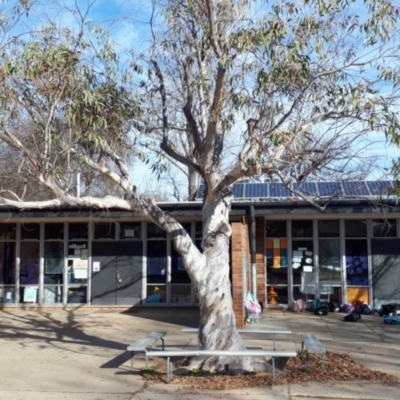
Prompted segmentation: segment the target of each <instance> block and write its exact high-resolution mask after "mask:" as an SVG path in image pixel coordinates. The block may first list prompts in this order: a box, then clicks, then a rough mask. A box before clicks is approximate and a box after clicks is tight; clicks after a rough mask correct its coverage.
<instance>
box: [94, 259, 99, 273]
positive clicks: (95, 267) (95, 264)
mask: <svg viewBox="0 0 400 400" xmlns="http://www.w3.org/2000/svg"><path fill="white" fill-rule="evenodd" d="M99 271H100V261H94V262H93V272H99Z"/></svg>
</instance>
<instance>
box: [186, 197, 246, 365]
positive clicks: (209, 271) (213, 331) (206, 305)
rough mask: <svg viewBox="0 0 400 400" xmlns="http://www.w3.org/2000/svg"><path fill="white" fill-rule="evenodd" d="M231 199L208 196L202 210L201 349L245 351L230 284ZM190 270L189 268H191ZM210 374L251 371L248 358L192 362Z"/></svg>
mask: <svg viewBox="0 0 400 400" xmlns="http://www.w3.org/2000/svg"><path fill="white" fill-rule="evenodd" d="M230 203H231V197H227V198H222V197H221V194H220V193H219V194H218V195H217V196H215V197H211V198H210V197H209V196H207V198H206V200H205V203H204V206H203V244H202V245H203V251H204V255H205V266H204V270H203V272H202V274H200V276H199V279H198V280H195V281H194V283H195V285H196V288H197V296H198V299H199V306H200V324H199V338H200V344H201V348H202V349H207V350H240V349H245V347H244V344H243V341H242V338H241V337H240V335H239V334H238V332H237V329H236V320H235V314H234V311H233V300H232V292H231V282H230V279H229V271H230V263H229V259H230V257H229V241H230V236H231V227H230V224H229V211H230ZM188 269H190V265H188ZM196 363H197V365H199V366H201V367H202V369H207V370H211V371H224V370H229V371H230V372H233V373H235V372H242V371H252V370H253V365H252V360H251V358H249V357H238V358H234V357H212V358H208V359H206V360H204V361H202V360H193V362H192V363H191V364H192V365H195V364H196Z"/></svg>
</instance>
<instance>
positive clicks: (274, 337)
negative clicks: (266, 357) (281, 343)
mask: <svg viewBox="0 0 400 400" xmlns="http://www.w3.org/2000/svg"><path fill="white" fill-rule="evenodd" d="M272 337H273V339H274V350H276V348H275V334H273V335H272Z"/></svg>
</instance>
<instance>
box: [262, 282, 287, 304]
mask: <svg viewBox="0 0 400 400" xmlns="http://www.w3.org/2000/svg"><path fill="white" fill-rule="evenodd" d="M267 299H268V304H288V288H287V286H270V287H268V290H267Z"/></svg>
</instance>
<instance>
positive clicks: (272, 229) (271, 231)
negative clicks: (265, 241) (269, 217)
mask: <svg viewBox="0 0 400 400" xmlns="http://www.w3.org/2000/svg"><path fill="white" fill-rule="evenodd" d="M265 229H266V231H265V232H266V235H265V236H266V237H267V238H273V237H276V238H284V237H286V236H287V231H286V221H267V222H266V224H265Z"/></svg>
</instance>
